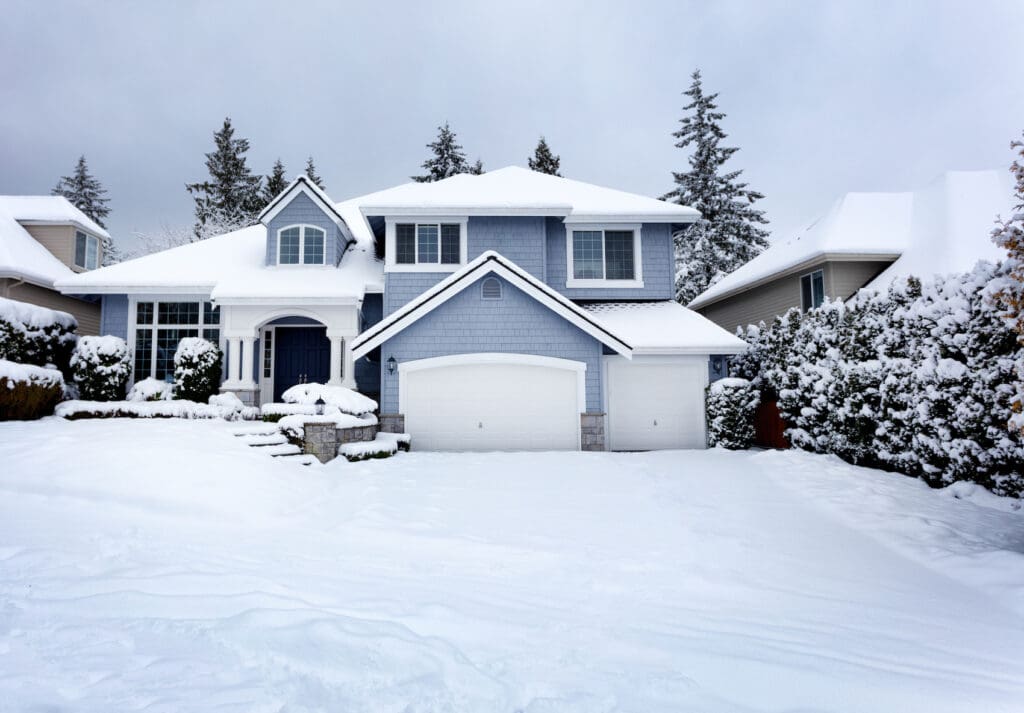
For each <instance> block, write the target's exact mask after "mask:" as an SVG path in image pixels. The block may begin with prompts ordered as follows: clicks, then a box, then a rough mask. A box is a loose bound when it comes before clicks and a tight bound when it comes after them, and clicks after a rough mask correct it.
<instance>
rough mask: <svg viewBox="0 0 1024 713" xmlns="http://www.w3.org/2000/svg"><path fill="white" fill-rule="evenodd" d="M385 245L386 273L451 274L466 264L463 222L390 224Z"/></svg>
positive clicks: (464, 227)
mask: <svg viewBox="0 0 1024 713" xmlns="http://www.w3.org/2000/svg"><path fill="white" fill-rule="evenodd" d="M387 243H388V244H387V246H386V248H385V254H386V262H387V268H388V269H389V270H397V271H402V270H405V271H419V272H452V271H454V270H455V269H456V268H457V267H458V266H459V265H463V264H464V263H465V262H466V223H465V221H459V222H455V221H448V220H438V221H437V222H429V221H416V222H412V221H408V222H406V221H403V222H394V223H391V222H389V223H388V226H387Z"/></svg>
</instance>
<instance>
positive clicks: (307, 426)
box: [302, 423, 338, 463]
mask: <svg viewBox="0 0 1024 713" xmlns="http://www.w3.org/2000/svg"><path fill="white" fill-rule="evenodd" d="M302 428H303V431H304V432H305V435H304V436H303V438H302V452H303V453H308V454H309V455H314V456H316V457H317V460H319V461H320V462H321V463H326V462H327V461H329V460H334V459H335V458H336V457H337V456H338V434H337V430H338V429H337V428H336V427H335V425H334V424H333V423H304V424H302Z"/></svg>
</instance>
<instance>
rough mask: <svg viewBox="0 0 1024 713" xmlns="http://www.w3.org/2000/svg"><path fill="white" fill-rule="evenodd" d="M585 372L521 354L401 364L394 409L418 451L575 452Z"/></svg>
mask: <svg viewBox="0 0 1024 713" xmlns="http://www.w3.org/2000/svg"><path fill="white" fill-rule="evenodd" d="M585 370H586V365H585V364H583V363H582V362H576V361H569V360H565V359H553V358H547V357H535V356H529V355H520V354H477V355H460V356H457V357H439V358H436V359H422V360H419V361H412V362H404V363H403V364H401V365H400V367H399V404H400V405H399V408H400V410H401V412H402V413H404V414H405V429H406V431H408V432H409V433H410V434H412V438H413V441H412V442H413V447H414V448H415V449H416V450H453V451H487V450H575V449H577V448H579V427H580V413H581V412H582V411H584V410H585V408H584V404H585V401H584V393H583V389H584V379H583V376H584V373H585Z"/></svg>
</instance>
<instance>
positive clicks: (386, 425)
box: [378, 413, 405, 433]
mask: <svg viewBox="0 0 1024 713" xmlns="http://www.w3.org/2000/svg"><path fill="white" fill-rule="evenodd" d="M378 421H379V422H380V430H381V432H382V433H405V414H402V413H382V414H381V415H380V418H379V419H378Z"/></svg>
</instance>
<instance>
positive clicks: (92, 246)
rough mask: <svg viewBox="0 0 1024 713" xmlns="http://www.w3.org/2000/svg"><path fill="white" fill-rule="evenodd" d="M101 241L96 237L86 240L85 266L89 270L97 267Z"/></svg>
mask: <svg viewBox="0 0 1024 713" xmlns="http://www.w3.org/2000/svg"><path fill="white" fill-rule="evenodd" d="M99 246H100V241H99V240H97V239H96V238H89V239H88V240H86V241H85V267H86V268H87V269H89V270H95V269H96V263H97V262H98V259H97V258H98V257H99V251H100V247H99Z"/></svg>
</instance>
